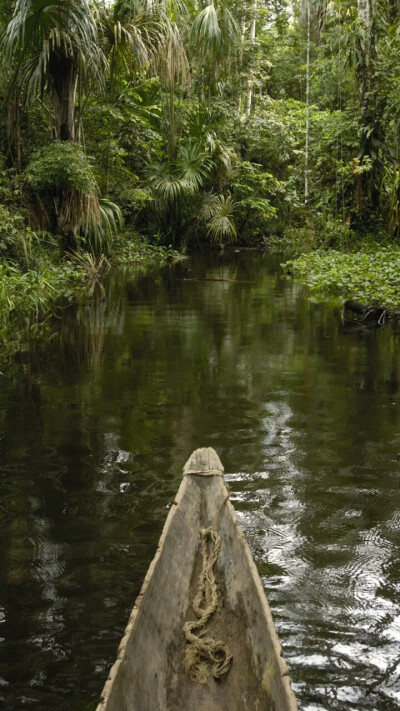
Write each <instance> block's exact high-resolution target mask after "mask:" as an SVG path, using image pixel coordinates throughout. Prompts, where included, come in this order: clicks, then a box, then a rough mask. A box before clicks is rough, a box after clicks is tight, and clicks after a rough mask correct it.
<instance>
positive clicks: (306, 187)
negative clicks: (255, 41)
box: [304, 0, 311, 207]
mask: <svg viewBox="0 0 400 711" xmlns="http://www.w3.org/2000/svg"><path fill="white" fill-rule="evenodd" d="M310 41H311V18H310V0H307V64H306V145H305V165H304V205H305V207H308V203H309V170H310V168H309V163H310Z"/></svg>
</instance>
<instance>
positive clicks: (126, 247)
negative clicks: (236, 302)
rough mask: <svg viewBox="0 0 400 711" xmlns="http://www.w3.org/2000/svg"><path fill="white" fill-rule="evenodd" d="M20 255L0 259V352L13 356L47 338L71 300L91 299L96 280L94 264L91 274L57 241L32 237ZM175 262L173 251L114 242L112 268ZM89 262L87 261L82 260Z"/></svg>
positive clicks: (137, 239)
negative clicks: (53, 322)
mask: <svg viewBox="0 0 400 711" xmlns="http://www.w3.org/2000/svg"><path fill="white" fill-rule="evenodd" d="M20 242H21V244H20V245H19V249H18V252H15V254H14V255H12V257H11V258H10V257H9V256H7V257H4V256H3V257H1V256H0V342H1V345H0V349H1V351H2V352H3V353H10V352H14V351H15V350H16V349H17V348H18V347H19V346H20V345H21V343H22V342H23V341H26V340H27V339H31V338H37V337H40V338H45V337H48V336H49V335H51V333H50V331H51V329H50V326H49V322H50V321H51V320H52V319H53V318H55V317H57V316H59V315H60V313H61V311H62V310H63V309H64V308H66V307H67V306H68V305H69V304H70V303H71V302H73V301H74V300H75V299H77V298H80V297H84V295H85V293H87V294H88V296H90V293H91V291H93V281H94V280H97V281H98V280H99V273H98V271H97V270H96V264H98V262H99V260H96V258H95V257H94V258H92V257H91V258H90V259H91V260H92V265H93V270H92V273H91V272H90V270H89V269H85V268H84V266H83V262H84V261H85V256H86V255H87V253H85V252H82V253H81V256H83V258H84V259H83V260H79V259H75V258H74V257H71V256H69V255H66V254H63V253H62V252H61V251H60V249H59V245H58V242H57V239H56V238H53V237H51V236H49V235H46V236H43V237H41V236H40V235H37V234H35V233H33V232H30V233H29V235H28V236H27V235H24V236H23V238H22V237H21V240H20ZM176 257H178V253H177V252H175V250H172V249H171V248H169V247H168V248H166V247H161V246H159V245H152V244H149V242H147V240H145V239H144V238H143V237H141V236H140V235H138V234H137V233H134V232H132V233H124V234H122V235H119V236H118V237H116V238H115V240H114V242H113V248H112V254H111V255H110V256H108V258H107V260H108V263H109V265H110V267H112V266H113V265H118V266H121V265H124V266H130V267H136V266H142V267H145V268H146V267H149V266H151V265H155V264H158V265H162V264H164V263H166V262H167V261H170V260H171V259H174V258H176ZM86 261H87V262H89V260H86Z"/></svg>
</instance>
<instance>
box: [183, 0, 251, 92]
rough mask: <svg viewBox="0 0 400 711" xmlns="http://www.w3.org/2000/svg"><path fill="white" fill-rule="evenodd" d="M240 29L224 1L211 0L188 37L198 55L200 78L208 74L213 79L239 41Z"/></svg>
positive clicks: (212, 80) (196, 20) (201, 12)
mask: <svg viewBox="0 0 400 711" xmlns="http://www.w3.org/2000/svg"><path fill="white" fill-rule="evenodd" d="M239 35H240V33H239V28H238V25H237V22H236V20H235V18H234V16H233V14H232V13H231V11H230V10H229V8H228V6H227V4H226V2H225V0H215V1H214V0H211V2H210V3H208V4H207V5H206V6H205V7H203V9H201V10H200V12H199V13H198V15H197V16H196V18H195V20H194V22H193V25H192V29H191V40H192V45H193V52H194V54H195V55H197V59H198V63H199V67H200V68H201V71H202V77H203V81H204V79H205V75H206V74H208V78H209V81H210V84H212V83H213V82H215V80H216V79H217V77H218V74H219V71H220V69H221V67H222V66H223V65H224V64H226V63H227V61H228V59H229V58H230V56H231V55H232V53H233V51H234V49H235V48H236V47H237V46H238V43H239Z"/></svg>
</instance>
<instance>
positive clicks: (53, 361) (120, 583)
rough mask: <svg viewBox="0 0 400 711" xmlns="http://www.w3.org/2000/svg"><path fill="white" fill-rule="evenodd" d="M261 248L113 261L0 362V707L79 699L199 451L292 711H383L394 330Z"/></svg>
mask: <svg viewBox="0 0 400 711" xmlns="http://www.w3.org/2000/svg"><path fill="white" fill-rule="evenodd" d="M279 262H280V258H279V256H274V255H269V254H260V253H252V252H250V253H249V252H247V253H244V252H241V253H234V254H230V255H213V256H209V255H208V256H203V257H193V258H192V259H190V260H189V261H186V262H183V263H180V264H177V265H173V266H168V267H165V268H163V269H161V270H156V271H151V272H149V273H148V274H147V275H146V276H134V275H132V274H130V273H129V272H127V273H125V272H122V271H120V272H118V273H115V274H114V275H112V276H111V278H110V281H109V283H108V285H107V296H106V300H101V299H100V298H92V299H88V300H87V301H86V302H85V303H83V304H81V305H80V306H79V307H77V308H73V309H71V310H69V311H67V312H65V315H64V318H63V319H62V321H61V323H60V324H58V325H56V326H55V327H54V333H51V335H52V336H53V338H52V339H50V340H49V342H48V343H47V344H43V345H38V344H36V345H35V346H32V347H31V348H30V349H29V348H27V349H25V350H23V351H22V352H21V353H19V354H18V355H17V356H16V357H15V358H14V359H13V360H12V362H10V364H9V366H8V368H7V369H6V370H4V372H3V374H2V375H1V376H0V705H1V708H2V709H4V711H20V710H21V709H25V708H26V709H32V710H33V711H54V709H57V711H67V710H68V711H70V710H71V709H74V711H93V710H94V709H95V708H96V704H97V701H98V697H99V694H100V691H101V689H102V686H103V683H104V680H105V678H106V675H107V672H108V668H109V666H110V664H111V663H112V661H113V660H114V658H115V654H116V649H117V645H118V642H119V639H120V636H121V634H122V631H123V629H124V626H125V624H126V621H127V617H128V614H129V610H130V608H131V606H132V604H133V600H134V598H135V595H136V594H137V593H138V591H139V588H140V585H141V581H142V579H143V576H144V574H145V572H146V569H147V567H148V564H149V562H150V560H151V558H152V556H153V554H154V552H155V548H156V545H157V540H158V537H159V534H160V532H161V529H162V526H163V523H164V520H165V517H166V514H167V511H168V507H169V504H170V502H171V499H172V498H173V496H174V494H175V492H176V489H177V487H178V485H179V481H180V473H181V469H182V466H183V464H184V463H185V461H186V459H187V457H188V456H189V454H190V453H191V452H192V450H194V449H195V448H196V447H199V446H213V447H214V448H215V449H216V450H217V452H218V454H219V455H220V457H221V459H222V462H223V463H224V465H225V469H226V472H227V479H228V483H229V486H230V489H231V492H232V500H233V503H234V505H235V508H236V510H237V512H238V515H239V518H240V521H241V523H242V526H243V528H244V530H245V533H246V536H247V539H248V541H249V544H250V547H251V550H252V553H253V555H254V558H255V560H256V562H257V565H258V569H259V572H260V575H261V576H262V580H263V583H264V586H265V590H266V593H267V595H268V599H269V602H270V605H271V608H272V612H273V615H274V619H275V623H276V627H277V630H278V634H279V636H280V639H281V642H282V645H283V648H284V654H285V657H286V659H287V661H288V664H289V667H290V670H291V674H292V678H293V682H294V689H295V692H296V694H297V697H298V701H299V707H300V709H301V710H302V711H328V710H329V711H330V710H334V709H346V710H347V709H349V710H350V709H353V710H357V711H361V710H362V709H370V710H375V711H392V710H394V709H396V708H398V707H399V704H400V680H399V672H400V330H399V327H398V326H397V327H396V326H394V327H391V326H390V327H389V326H387V327H384V328H382V329H379V330H376V329H367V328H362V327H358V326H351V325H348V324H342V322H341V317H340V316H341V315H340V309H339V308H337V307H335V306H334V305H333V304H332V303H329V302H325V303H322V304H321V303H314V302H312V301H310V300H308V299H307V295H306V293H305V290H304V289H303V288H302V287H300V286H299V285H297V284H295V283H293V282H292V281H290V280H282V279H281V277H280V270H279ZM204 278H207V279H210V278H213V279H218V280H219V281H208V280H204Z"/></svg>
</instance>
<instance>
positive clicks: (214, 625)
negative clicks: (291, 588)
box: [97, 449, 297, 711]
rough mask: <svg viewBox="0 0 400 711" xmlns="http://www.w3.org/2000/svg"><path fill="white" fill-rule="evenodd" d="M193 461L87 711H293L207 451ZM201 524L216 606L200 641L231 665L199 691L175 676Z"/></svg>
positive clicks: (254, 577) (260, 596) (256, 583)
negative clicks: (211, 555) (208, 541)
mask: <svg viewBox="0 0 400 711" xmlns="http://www.w3.org/2000/svg"><path fill="white" fill-rule="evenodd" d="M200 453H201V454H200ZM195 454H196V453H195ZM193 457H194V455H192V458H191V459H190V460H189V463H188V465H186V468H185V469H186V474H185V476H184V478H183V480H182V483H181V486H180V488H179V491H178V495H177V497H176V499H175V501H174V502H173V505H172V507H171V510H170V512H169V515H168V518H167V521H166V524H165V526H164V530H163V533H162V536H161V538H160V542H159V546H158V550H157V553H156V556H155V558H154V560H153V561H152V563H151V565H150V568H149V571H148V573H147V575H146V579H145V581H144V584H143V587H142V590H141V593H140V595H139V597H138V599H137V601H136V603H135V607H134V609H133V611H132V614H131V618H130V620H129V623H128V626H127V628H126V631H125V635H124V637H123V639H122V641H121V644H120V648H119V651H118V659H117V661H116V663H115V665H114V667H113V668H112V670H111V673H110V677H109V679H108V681H107V682H106V685H105V687H104V690H103V694H102V698H101V702H100V704H99V706H98V709H97V711H156V710H158V709H160V710H163V711H164V710H165V711H178V709H179V711H295V709H296V708H297V706H296V701H295V697H294V695H293V692H292V690H291V688H290V681H289V676H288V670H287V667H286V664H285V662H284V660H283V658H282V652H281V647H280V644H279V642H278V639H277V636H276V632H275V629H274V625H273V621H272V617H271V613H270V610H269V607H268V603H267V600H266V598H265V593H264V590H263V587H262V583H261V581H260V578H259V576H258V573H257V570H256V567H255V564H254V561H253V559H252V557H251V554H250V551H249V548H248V546H247V543H246V541H245V538H244V534H243V532H242V530H241V528H240V526H239V524H238V521H237V518H236V514H235V511H234V508H233V506H232V504H231V503H230V501H229V495H228V491H227V488H226V485H225V482H224V480H223V477H222V470H223V468H222V465H221V463H220V461H219V459H218V457H217V455H216V454H215V452H214V450H211V449H207V450H197V457H195V458H194V459H193ZM199 462H200V463H199ZM202 463H203V464H202ZM201 468H202V469H203V472H201V471H200V469H201ZM190 471H196V472H197V473H190ZM205 472H207V474H210V473H211V475H204V474H205ZM209 526H212V527H214V528H215V529H216V530H217V531H218V533H219V535H220V537H221V550H220V553H219V557H218V560H217V563H216V569H215V570H216V579H217V586H218V594H219V595H218V597H219V606H218V609H217V611H216V613H215V614H214V616H213V617H212V619H211V620H210V623H209V625H208V627H207V635H211V636H212V637H214V638H215V639H218V640H219V639H220V640H223V641H224V642H225V643H226V644H227V645H228V646H229V648H230V651H231V653H232V654H233V663H232V667H231V669H230V671H229V672H228V674H227V676H226V677H225V678H223V679H222V680H219V681H216V680H214V678H213V677H212V676H210V677H209V680H208V682H207V684H205V685H202V684H198V683H196V682H193V681H192V680H190V679H189V677H188V676H187V675H186V674H185V672H184V670H183V653H184V648H185V644H186V643H185V637H184V634H183V625H184V623H185V622H186V621H188V620H193V619H194V614H193V610H192V607H191V603H192V600H193V597H194V594H195V592H196V588H197V583H198V576H199V573H200V570H201V563H202V561H201V552H200V531H201V529H202V528H208V527H209Z"/></svg>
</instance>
